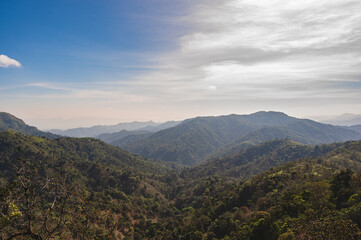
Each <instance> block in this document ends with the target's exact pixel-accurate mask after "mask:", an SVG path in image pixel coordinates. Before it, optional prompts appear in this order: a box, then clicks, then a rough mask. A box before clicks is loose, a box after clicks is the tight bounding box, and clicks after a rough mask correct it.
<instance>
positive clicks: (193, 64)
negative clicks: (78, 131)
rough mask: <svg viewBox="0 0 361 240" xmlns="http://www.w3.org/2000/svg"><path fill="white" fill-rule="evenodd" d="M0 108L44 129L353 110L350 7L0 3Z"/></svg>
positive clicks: (292, 1) (356, 24)
mask: <svg viewBox="0 0 361 240" xmlns="http://www.w3.org/2000/svg"><path fill="white" fill-rule="evenodd" d="M0 22H1V23H2V24H0V33H1V36H0V103H1V104H0V111H6V112H10V113H12V114H14V115H16V116H18V117H20V118H23V119H25V120H26V121H27V122H29V123H31V124H34V125H36V126H38V127H40V128H42V129H44V128H55V127H59V128H67V127H75V126H89V125H93V124H101V123H103V124H111V123H117V122H124V121H133V120H140V121H143V120H154V121H166V120H179V119H184V118H188V117H195V116H198V115H220V114H231V113H251V112H255V111H259V110H276V111H284V112H286V113H288V114H290V115H294V116H298V117H305V116H310V115H337V114H342V113H344V112H350V113H355V114H360V113H361V34H360V32H361V3H360V2H359V1H358V0H327V1H326V0H317V1H316V0H304V1H302V2H300V1H298V0H287V1H286V0H252V1H251V0H225V1H216V0H208V1H206V0H194V1H189V0H182V1H177V0H104V1H95V0H64V1H49V0H46V1H45V0H44V1H40V0H34V1H27V0H0Z"/></svg>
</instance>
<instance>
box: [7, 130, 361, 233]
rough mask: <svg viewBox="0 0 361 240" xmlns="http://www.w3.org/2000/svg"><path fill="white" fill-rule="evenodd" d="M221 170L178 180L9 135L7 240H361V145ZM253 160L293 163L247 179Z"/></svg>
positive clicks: (210, 168) (236, 159)
mask: <svg viewBox="0 0 361 240" xmlns="http://www.w3.org/2000/svg"><path fill="white" fill-rule="evenodd" d="M304 157H306V159H299V160H297V161H294V160H295V159H298V158H304ZM213 161H214V162H212V161H210V162H208V163H206V164H204V165H203V167H202V166H200V167H197V168H195V169H185V170H184V171H183V172H181V173H177V172H175V171H173V170H170V169H168V168H167V167H165V166H163V165H162V164H160V163H159V162H153V161H150V160H146V159H142V158H140V157H138V156H136V155H133V154H130V153H128V152H125V151H123V150H120V149H118V148H116V147H112V146H110V145H107V144H105V143H103V142H101V141H99V140H95V139H91V138H82V139H75V138H61V139H54V140H51V139H47V138H39V137H31V136H24V135H21V134H19V133H13V132H6V133H1V134H0V193H1V194H0V211H1V216H0V239H361V235H360V234H361V232H360V228H361V222H360V219H361V173H360V171H361V141H358V142H347V143H342V144H331V145H321V146H318V147H310V146H305V145H303V144H299V143H295V142H292V141H285V140H276V141H270V142H268V143H264V144H262V145H260V146H256V147H251V148H249V149H246V150H243V151H241V152H239V153H237V154H235V155H232V156H230V157H226V158H224V159H223V160H222V159H215V160H213ZM222 161H224V163H222ZM253 161H254V162H255V163H254V166H251V165H247V166H249V167H252V168H253V169H254V170H253V173H254V174H255V173H257V172H260V171H263V170H266V168H268V167H271V166H274V165H279V164H282V163H284V162H288V163H286V164H283V165H281V166H278V167H273V168H271V169H270V170H268V171H265V172H263V173H261V174H258V175H256V176H254V177H252V178H250V179H248V180H245V178H247V175H242V172H243V171H242V170H241V169H238V168H237V164H238V166H242V164H251V163H252V162H253ZM289 161H290V162H289ZM214 167H217V168H218V167H219V168H220V169H221V171H218V170H214ZM233 168H234V171H233V170H232V169H233ZM257 169H259V170H257ZM235 173H236V174H235ZM240 177H241V178H240Z"/></svg>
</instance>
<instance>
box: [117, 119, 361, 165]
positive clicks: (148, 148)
mask: <svg viewBox="0 0 361 240" xmlns="http://www.w3.org/2000/svg"><path fill="white" fill-rule="evenodd" d="M272 139H290V140H294V141H297V142H301V143H305V144H322V143H333V142H343V141H348V140H358V139H361V134H360V133H358V132H356V131H353V130H350V129H346V128H342V127H336V126H332V125H328V124H321V123H317V122H314V121H311V120H306V119H297V118H293V117H290V116H287V115H286V114H284V113H279V112H257V113H254V114H250V115H228V116H220V117H197V118H194V119H188V120H185V121H183V122H182V123H181V124H179V125H177V126H175V127H172V128H168V129H165V130H162V131H159V132H156V133H154V134H144V135H137V136H134V135H131V136H127V137H124V138H121V139H119V140H116V141H114V142H111V144H113V145H115V146H119V147H121V148H123V149H126V150H128V151H131V152H135V153H138V154H140V155H142V156H145V157H148V158H154V159H161V160H163V161H171V162H178V163H181V164H184V165H195V164H197V163H199V162H201V161H204V160H205V159H207V158H209V157H211V156H214V155H216V156H227V155H229V154H232V153H235V152H237V151H239V150H240V149H244V148H247V147H249V146H252V145H256V144H259V143H262V142H264V141H268V140H272Z"/></svg>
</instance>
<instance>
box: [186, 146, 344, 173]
mask: <svg viewBox="0 0 361 240" xmlns="http://www.w3.org/2000/svg"><path fill="white" fill-rule="evenodd" d="M340 145H341V143H338V144H328V145H315V146H310V145H305V144H301V143H298V142H294V141H291V140H285V139H276V140H271V141H267V142H264V143H262V144H259V145H256V146H251V147H248V148H246V149H244V150H241V151H239V152H237V153H235V154H232V155H230V156H227V157H223V158H218V159H212V160H208V161H206V162H203V163H201V164H199V165H197V166H195V167H193V168H190V169H186V170H185V171H184V172H183V173H182V175H183V176H193V177H206V176H212V175H217V176H222V177H232V178H237V179H241V180H247V179H249V178H250V177H252V176H254V175H257V174H259V173H262V172H265V171H267V170H269V169H270V168H272V167H276V166H279V165H282V164H284V163H287V162H292V161H295V160H298V159H305V158H310V157H314V158H315V157H322V156H325V155H326V154H327V153H329V152H331V151H332V150H334V149H335V148H337V147H339V146H340Z"/></svg>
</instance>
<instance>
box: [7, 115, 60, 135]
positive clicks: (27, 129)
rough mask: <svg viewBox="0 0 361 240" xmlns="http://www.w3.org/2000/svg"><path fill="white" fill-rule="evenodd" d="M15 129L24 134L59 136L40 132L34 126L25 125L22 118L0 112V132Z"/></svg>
mask: <svg viewBox="0 0 361 240" xmlns="http://www.w3.org/2000/svg"><path fill="white" fill-rule="evenodd" d="M4 131H15V132H19V133H23V134H26V135H32V136H38V137H47V138H57V137H59V136H57V135H55V134H51V133H48V132H42V131H40V130H39V129H37V128H36V127H33V126H29V125H27V124H26V123H25V122H24V121H23V120H21V119H19V118H17V117H15V116H13V115H11V114H9V113H6V112H0V132H4Z"/></svg>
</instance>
